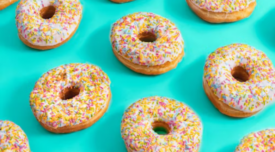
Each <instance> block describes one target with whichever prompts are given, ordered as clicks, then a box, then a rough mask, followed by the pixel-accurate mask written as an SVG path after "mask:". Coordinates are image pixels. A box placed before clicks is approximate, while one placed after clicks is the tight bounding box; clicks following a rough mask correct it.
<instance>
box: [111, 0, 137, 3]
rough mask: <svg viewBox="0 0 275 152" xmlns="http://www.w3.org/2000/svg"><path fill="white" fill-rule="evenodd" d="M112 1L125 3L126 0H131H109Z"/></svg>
mask: <svg viewBox="0 0 275 152" xmlns="http://www.w3.org/2000/svg"><path fill="white" fill-rule="evenodd" d="M111 1H112V2H114V3H126V2H131V1H133V0H111Z"/></svg>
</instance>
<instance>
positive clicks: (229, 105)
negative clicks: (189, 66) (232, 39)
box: [203, 44, 275, 117]
mask: <svg viewBox="0 0 275 152" xmlns="http://www.w3.org/2000/svg"><path fill="white" fill-rule="evenodd" d="M274 78H275V71H274V67H273V65H272V63H271V61H270V60H269V58H268V57H267V56H266V55H265V54H264V53H263V52H261V51H258V50H256V49H255V48H253V47H251V46H249V45H245V44H231V45H228V46H224V47H220V48H218V49H217V50H216V51H214V52H213V53H211V54H210V55H209V56H208V59H207V61H206V63H205V67H204V77H203V85H204V90H205V92H206V94H207V96H208V98H209V99H210V100H211V101H212V103H213V104H214V105H215V107H216V108H218V109H219V111H220V112H221V113H223V114H225V115H228V116H232V117H248V116H251V115H253V114H255V113H257V112H258V111H260V110H262V109H263V108H264V107H265V106H267V105H268V103H270V102H271V101H273V100H274V94H275V88H274V86H275V85H274V82H275V81H274Z"/></svg>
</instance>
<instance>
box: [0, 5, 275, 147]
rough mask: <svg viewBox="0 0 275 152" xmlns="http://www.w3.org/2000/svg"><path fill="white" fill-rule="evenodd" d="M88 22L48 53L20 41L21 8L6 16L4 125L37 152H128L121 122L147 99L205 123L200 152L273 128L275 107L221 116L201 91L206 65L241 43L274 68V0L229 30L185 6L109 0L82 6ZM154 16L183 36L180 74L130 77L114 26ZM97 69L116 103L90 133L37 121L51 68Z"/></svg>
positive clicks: (0, 45)
mask: <svg viewBox="0 0 275 152" xmlns="http://www.w3.org/2000/svg"><path fill="white" fill-rule="evenodd" d="M81 3H82V4H83V10H84V11H83V18H82V21H81V23H80V26H79V29H78V30H77V31H76V33H75V35H74V36H73V37H72V38H71V39H70V40H69V41H68V42H67V43H65V44H64V45H62V46H60V47H58V48H56V49H53V50H48V51H36V50H33V49H31V48H28V47H27V46H25V45H24V44H23V43H22V42H21V41H20V40H19V38H18V36H17V29H16V26H15V9H16V5H17V3H16V4H13V5H11V6H9V7H8V8H6V9H4V10H2V11H0V16H1V21H0V30H1V34H0V57H1V60H0V71H1V72H0V97H1V100H0V102H1V104H0V119H3V120H7V119H8V120H11V121H14V122H15V123H17V124H18V125H20V126H21V127H22V128H23V130H24V131H25V132H26V134H27V136H28V138H29V141H30V146H31V150H32V151H34V152H82V151H83V152H87V151H94V152H113V151H117V152H123V151H126V149H125V145H124V142H123V140H122V138H121V136H120V122H121V118H122V115H123V112H124V110H125V109H126V108H127V107H128V106H129V105H130V104H131V103H133V102H135V101H137V100H138V99H140V98H142V97H148V96H153V95H160V96H166V97H170V98H174V99H177V100H179V101H182V102H184V103H186V104H187V105H189V106H190V107H191V108H192V109H193V110H194V111H195V112H196V113H197V114H198V115H199V116H200V118H201V120H202V123H203V138H202V145H201V152H232V151H234V149H235V147H236V146H237V145H238V143H239V142H240V140H241V138H242V137H243V136H244V135H246V134H248V133H250V132H252V131H257V130H261V129H265V128H270V127H274V126H275V121H274V120H275V114H274V109H275V105H271V106H269V107H267V108H266V109H264V110H263V111H262V112H261V113H259V114H257V115H255V116H252V117H250V118H245V119H233V118H229V117H227V116H224V115H222V114H221V113H220V112H218V111H217V109H215V108H214V106H213V105H212V104H211V102H210V101H209V100H208V98H207V97H206V95H205V93H204V90H203V87H202V76H203V67H204V63H205V59H206V57H207V56H208V54H209V53H210V52H212V51H214V50H215V49H216V48H218V47H220V46H224V45H227V44H231V43H235V42H240V43H246V44H249V45H252V46H254V47H256V48H257V49H259V50H262V51H263V52H265V53H266V54H267V55H268V56H269V57H270V59H271V60H272V61H273V63H275V19H274V16H275V7H274V6H275V1H273V0H258V4H257V7H256V9H255V11H254V12H253V14H252V16H250V17H249V18H248V19H244V20H242V21H239V22H236V23H230V24H218V25H215V24H209V23H206V22H204V21H202V20H201V19H199V18H198V17H197V16H196V15H195V14H194V13H193V12H192V11H191V10H190V9H189V8H188V6H187V4H186V2H185V0H136V1H134V2H131V3H125V4H114V3H111V2H109V1H108V0H81ZM138 11H148V12H153V13H156V14H159V15H161V16H163V17H166V18H168V19H170V20H171V21H173V22H174V23H175V24H176V25H177V26H178V28H179V29H180V31H181V32H182V35H183V38H184V40H185V52H186V55H185V56H184V58H183V60H182V62H181V63H180V64H179V65H178V67H177V68H176V69H175V70H172V71H170V72H168V73H166V74H163V75H160V76H144V75H140V74H137V73H134V72H132V71H131V70H129V69H128V68H126V67H125V66H124V65H122V64H121V63H120V62H119V61H118V60H117V59H116V58H115V56H114V55H113V53H112V48H111V44H110V39H109V33H110V28H111V24H112V23H113V22H115V21H116V20H118V19H119V18H121V17H122V16H124V15H127V14H130V13H134V12H138ZM74 62H81V63H92V64H95V65H98V66H99V67H101V68H102V69H103V70H104V71H105V72H106V73H107V74H108V75H109V77H110V79H111V81H112V83H111V90H112V94H113V96H112V101H111V105H110V107H109V109H108V111H107V112H106V114H105V115H104V116H103V117H102V118H101V119H100V120H99V121H98V122H97V123H95V124H94V125H93V126H92V127H90V128H88V129H85V130H83V131H79V132H75V133H71V134H63V135H58V134H52V133H50V132H47V131H46V130H45V129H43V128H42V127H41V126H40V124H39V123H38V122H37V121H36V119H35V117H34V115H33V114H32V111H31V109H30V106H29V95H30V92H31V91H32V89H33V87H34V84H35V82H36V81H37V80H38V79H39V77H40V76H41V75H42V74H43V73H45V72H47V71H48V70H50V69H52V68H54V67H57V66H59V65H62V64H65V63H74Z"/></svg>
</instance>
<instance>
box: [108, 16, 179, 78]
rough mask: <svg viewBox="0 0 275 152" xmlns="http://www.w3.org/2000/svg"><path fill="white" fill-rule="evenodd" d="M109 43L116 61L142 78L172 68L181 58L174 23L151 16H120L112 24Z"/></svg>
mask: <svg viewBox="0 0 275 152" xmlns="http://www.w3.org/2000/svg"><path fill="white" fill-rule="evenodd" d="M111 42H112V48H113V52H114V54H115V56H116V57H117V58H118V60H119V61H120V62H122V63H123V64H124V65H125V66H127V67H128V68H130V69H132V70H133V71H135V72H137V73H142V74H146V75H158V74H162V73H165V72H167V71H169V70H171V69H173V68H176V66H177V64H178V63H179V62H180V61H181V59H182V57H183V55H184V51H183V49H184V42H183V39H182V36H181V33H180V31H179V30H178V29H177V27H176V26H175V24H174V23H172V22H171V21H169V20H168V19H165V18H163V17H161V16H158V15H155V14H153V13H144V12H140V13H134V14H131V15H127V16H124V17H122V18H121V19H120V20H118V21H117V22H115V23H114V24H113V27H112V31H111Z"/></svg>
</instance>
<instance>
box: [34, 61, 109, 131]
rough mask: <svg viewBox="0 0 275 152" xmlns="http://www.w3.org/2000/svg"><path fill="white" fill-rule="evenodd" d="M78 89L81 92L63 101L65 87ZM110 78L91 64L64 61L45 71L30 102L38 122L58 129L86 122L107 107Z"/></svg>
mask: <svg viewBox="0 0 275 152" xmlns="http://www.w3.org/2000/svg"><path fill="white" fill-rule="evenodd" d="M72 87H73V88H74V87H75V88H79V89H80V93H79V94H78V95H77V96H75V97H73V98H71V99H68V100H62V99H61V98H60V93H61V92H62V90H64V89H66V88H72ZM110 95H111V93H110V80H109V78H108V76H107V75H106V74H105V73H104V72H103V71H102V70H101V69H100V68H98V67H96V66H94V65H91V64H67V65H63V66H60V67H57V68H54V69H52V70H50V71H48V72H47V73H45V74H44V75H43V76H42V77H41V78H40V79H39V80H38V81H37V83H36V85H35V87H34V89H33V91H32V93H31V95H30V105H31V108H32V111H33V113H34V115H35V116H36V118H37V119H38V120H39V122H42V123H43V124H47V125H48V126H50V127H54V128H58V127H63V126H73V125H77V124H80V123H82V122H85V121H87V120H89V119H91V118H92V117H93V116H94V115H96V114H97V113H98V112H99V111H100V110H101V109H103V108H104V107H106V106H107V103H108V101H109V96H110Z"/></svg>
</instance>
